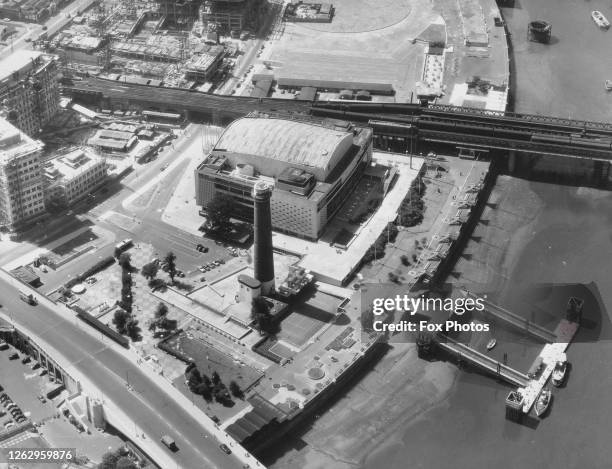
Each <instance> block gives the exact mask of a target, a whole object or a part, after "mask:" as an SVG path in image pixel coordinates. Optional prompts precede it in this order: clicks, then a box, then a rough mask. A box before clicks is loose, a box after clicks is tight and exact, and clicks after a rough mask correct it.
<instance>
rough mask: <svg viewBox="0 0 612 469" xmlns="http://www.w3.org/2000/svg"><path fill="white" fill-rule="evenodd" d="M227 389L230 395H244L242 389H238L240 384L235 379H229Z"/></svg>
mask: <svg viewBox="0 0 612 469" xmlns="http://www.w3.org/2000/svg"><path fill="white" fill-rule="evenodd" d="M229 390H230V392H231V393H232V396H235V397H242V396H243V395H244V393H243V392H242V389H240V386H239V385H238V383H237V382H236V381H230V384H229Z"/></svg>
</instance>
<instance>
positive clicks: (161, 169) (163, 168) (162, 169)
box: [159, 163, 168, 171]
mask: <svg viewBox="0 0 612 469" xmlns="http://www.w3.org/2000/svg"><path fill="white" fill-rule="evenodd" d="M166 168H168V163H166V164H165V165H163V166H162V167H161V168H159V170H160V171H165V170H166Z"/></svg>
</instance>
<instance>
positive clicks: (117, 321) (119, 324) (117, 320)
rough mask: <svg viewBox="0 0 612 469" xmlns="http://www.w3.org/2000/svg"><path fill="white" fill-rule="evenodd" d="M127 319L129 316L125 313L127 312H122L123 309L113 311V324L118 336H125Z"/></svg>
mask: <svg viewBox="0 0 612 469" xmlns="http://www.w3.org/2000/svg"><path fill="white" fill-rule="evenodd" d="M128 319H129V314H128V313H127V311H124V310H123V309H119V310H117V311H115V315H114V317H113V324H114V325H115V327H116V328H117V331H118V332H119V334H125V332H126V324H127V322H128Z"/></svg>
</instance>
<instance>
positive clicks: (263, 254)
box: [252, 181, 274, 295]
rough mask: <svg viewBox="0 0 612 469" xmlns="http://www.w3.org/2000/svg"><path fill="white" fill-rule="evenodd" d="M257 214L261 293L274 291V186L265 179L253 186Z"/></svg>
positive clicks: (257, 268)
mask: <svg viewBox="0 0 612 469" xmlns="http://www.w3.org/2000/svg"><path fill="white" fill-rule="evenodd" d="M252 195H253V199H254V200H255V214H254V224H253V231H254V235H255V243H254V257H255V259H254V264H255V278H256V279H257V280H259V281H260V282H261V294H262V295H267V294H269V293H270V292H271V291H274V258H273V252H272V215H271V212H270V197H272V187H271V186H270V185H268V184H267V183H266V182H264V181H258V182H257V183H256V184H255V186H254V187H253V193H252Z"/></svg>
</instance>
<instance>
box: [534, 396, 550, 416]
mask: <svg viewBox="0 0 612 469" xmlns="http://www.w3.org/2000/svg"><path fill="white" fill-rule="evenodd" d="M551 400H552V391H551V390H550V389H543V390H542V392H541V393H540V395H539V397H538V400H537V401H536V403H535V413H536V415H537V416H538V417H542V416H543V415H544V414H545V413H546V411H547V410H548V407H549V406H550V401H551Z"/></svg>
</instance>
